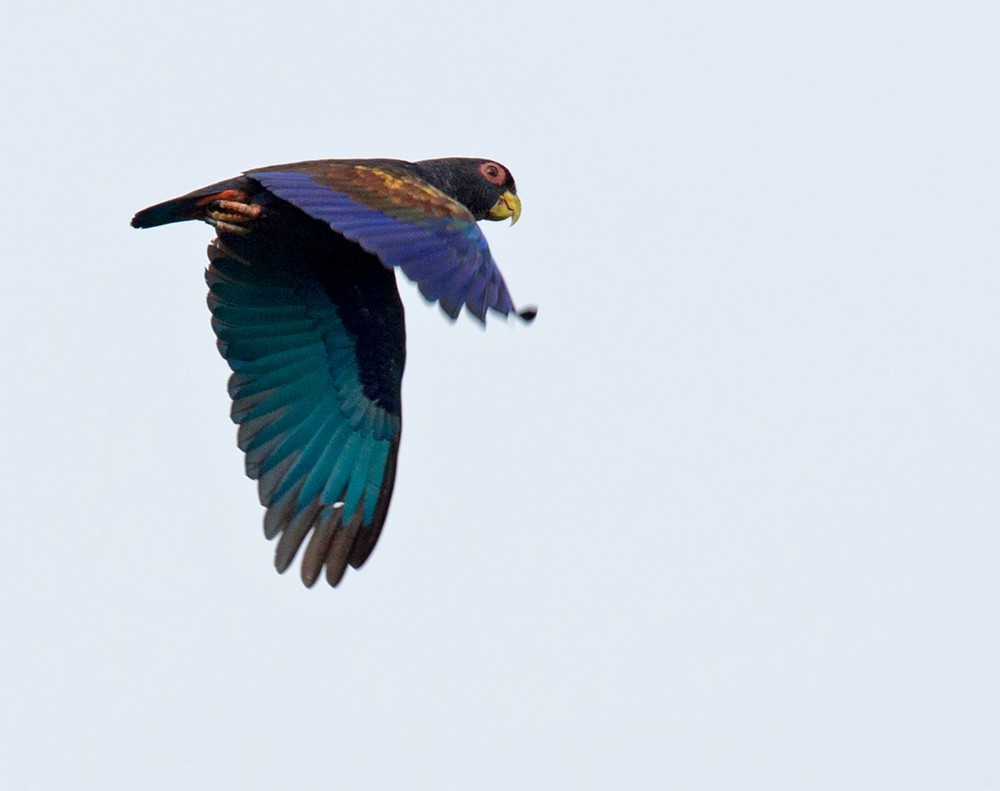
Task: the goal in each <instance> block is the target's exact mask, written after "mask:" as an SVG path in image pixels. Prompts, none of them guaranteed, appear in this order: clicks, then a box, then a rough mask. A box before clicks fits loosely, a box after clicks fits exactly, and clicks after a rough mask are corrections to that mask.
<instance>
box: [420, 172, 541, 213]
mask: <svg viewBox="0 0 1000 791" xmlns="http://www.w3.org/2000/svg"><path fill="white" fill-rule="evenodd" d="M415 164H416V165H417V166H418V167H419V168H420V171H421V174H422V175H423V177H424V179H426V180H427V181H428V182H429V183H431V184H433V185H434V186H435V187H437V188H438V189H439V190H441V191H442V192H444V193H445V194H447V195H450V196H451V197H453V198H454V199H455V200H457V201H458V202H459V203H461V204H462V205H463V206H465V208H467V209H468V210H469V211H470V212H471V213H472V216H473V217H475V218H476V219H477V220H505V219H507V218H508V217H510V218H512V219H511V221H510V224H511V225H513V224H514V223H516V222H517V218H518V217H520V216H521V199H520V198H518V197H517V187H516V186H515V185H514V177H513V176H512V175H510V171H509V170H507V168H505V167H504V166H503V165H501V164H500V163H499V162H494V161H493V160H492V159H466V158H463V157H450V158H448V159H425V160H423V161H421V162H417V163H415Z"/></svg>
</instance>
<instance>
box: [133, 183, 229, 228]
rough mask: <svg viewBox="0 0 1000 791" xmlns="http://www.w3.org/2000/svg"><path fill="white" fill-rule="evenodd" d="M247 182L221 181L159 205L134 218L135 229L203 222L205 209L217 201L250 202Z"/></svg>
mask: <svg viewBox="0 0 1000 791" xmlns="http://www.w3.org/2000/svg"><path fill="white" fill-rule="evenodd" d="M245 181H246V180H245V179H243V178H238V179H230V180H229V181H220V182H219V183H218V184H212V185H211V186H209V187H203V188H202V189H200V190H195V191H194V192H189V193H188V194H187V195H182V196H181V197H180V198H174V199H173V200H168V201H164V202H163V203H157V204H156V205H155V206H150V207H149V208H148V209H143V210H142V211H141V212H139V213H138V214H136V215H135V217H133V218H132V227H133V228H155V227H156V226H157V225H167V224H168V223H172V222H183V221H184V220H203V219H204V218H205V207H206V206H207V205H208V204H210V203H211V202H212V201H215V200H235V201H244V202H245V201H246V200H248V196H247V193H246V192H245V191H244V189H243V188H244V187H245V186H246V184H245V183H244V182H245Z"/></svg>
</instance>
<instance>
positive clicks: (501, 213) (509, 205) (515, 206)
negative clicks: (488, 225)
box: [487, 190, 521, 225]
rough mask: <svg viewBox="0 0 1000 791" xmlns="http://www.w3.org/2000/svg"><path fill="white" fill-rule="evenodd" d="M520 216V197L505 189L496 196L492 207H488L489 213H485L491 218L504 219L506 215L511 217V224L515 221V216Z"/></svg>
mask: <svg viewBox="0 0 1000 791" xmlns="http://www.w3.org/2000/svg"><path fill="white" fill-rule="evenodd" d="M520 216H521V199H520V198H519V197H517V195H515V194H514V193H513V192H511V191H510V190H507V191H506V192H505V193H504V194H503V195H501V196H500V197H499V198H497V202H496V203H494V204H493V208H492V209H490V213H489V214H488V215H487V217H488V218H489V219H491V220H506V219H507V218H508V217H511V218H512V219H511V221H510V224H511V225H513V224H514V223H516V222H517V218H518V217H520Z"/></svg>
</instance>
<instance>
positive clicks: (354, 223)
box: [247, 170, 514, 320]
mask: <svg viewBox="0 0 1000 791" xmlns="http://www.w3.org/2000/svg"><path fill="white" fill-rule="evenodd" d="M247 175H248V176H249V177H250V178H252V179H254V180H256V181H258V182H260V184H262V185H263V186H264V187H265V188H266V189H267V190H268V191H269V192H271V193H273V194H274V195H276V196H277V197H279V198H281V199H282V200H284V201H287V202H288V203H291V204H292V205H294V206H296V207H297V208H299V209H301V210H302V211H303V212H305V213H306V214H308V215H309V216H310V217H312V218H314V219H317V220H321V221H322V222H325V223H326V224H327V225H329V226H330V227H331V228H332V229H333V230H334V231H336V232H337V233H339V234H341V235H342V236H344V237H345V238H347V239H349V240H351V241H352V242H356V243H357V244H359V245H361V247H362V248H364V249H365V250H366V251H368V252H370V253H372V254H373V255H375V256H377V257H378V258H379V260H380V261H382V263H383V264H384V265H385V266H387V267H390V268H392V267H398V268H400V269H402V270H403V273H404V274H405V275H406V276H407V277H408V278H409V279H410V280H413V281H415V282H417V283H418V284H420V286H421V293H423V294H424V296H425V297H427V298H428V299H430V300H431V301H434V300H437V301H439V302H440V303H441V306H442V308H444V309H445V312H446V313H448V315H449V316H451V317H452V318H454V317H455V316H457V315H458V312H459V311H460V310H461V306H462V305H463V304H464V305H466V306H467V307H468V308H469V310H470V311H471V312H472V313H473V315H475V316H476V317H477V318H479V319H480V320H485V319H484V317H485V311H486V309H492V310H495V311H497V312H498V313H502V314H503V315H508V314H509V313H511V312H512V311H513V310H514V306H513V302H512V300H511V298H510V294H509V292H508V291H507V286H506V284H505V283H504V281H503V277H502V276H501V275H500V270H499V268H498V267H497V265H496V262H495V261H494V260H493V256H492V254H491V253H490V248H489V244H488V243H487V242H486V237H485V236H483V233H482V231H481V230H480V229H479V226H478V225H477V224H476V221H475V220H474V219H473V217H472V215H471V214H470V215H468V217H467V218H466V219H456V218H455V217H442V216H438V215H433V214H429V213H421V212H420V210H419V207H414V208H413V209H412V210H409V211H402V210H396V211H395V214H400V215H402V216H394V215H393V214H389V213H386V211H382V210H381V209H380V208H376V207H372V206H367V205H364V204H363V203H359V202H357V201H356V200H353V199H352V197H351V196H349V195H348V193H347V189H346V187H345V191H344V192H337V191H335V190H334V189H333V188H331V187H329V186H326V185H323V184H318V183H316V181H314V179H313V176H312V175H310V174H308V173H302V172H293V171H281V170H265V171H249V172H248V173H247ZM404 217H405V218H404ZM487 285H491V286H492V288H490V289H487ZM429 293H430V294H433V296H428V294H429ZM484 294H486V296H487V299H486V301H485V303H484V301H483V295H484Z"/></svg>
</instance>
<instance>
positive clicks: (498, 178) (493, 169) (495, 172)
mask: <svg viewBox="0 0 1000 791" xmlns="http://www.w3.org/2000/svg"><path fill="white" fill-rule="evenodd" d="M479 172H480V173H481V174H482V176H483V178H484V179H486V180H487V181H488V182H490V184H503V183H504V182H505V181H506V180H507V172H506V171H505V170H504V169H503V168H502V167H501V166H500V165H498V164H497V163H496V162H484V163H483V164H482V165H480V166H479Z"/></svg>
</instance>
